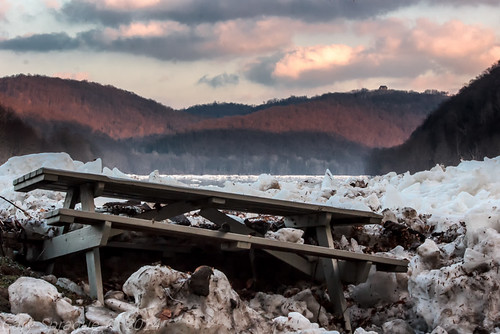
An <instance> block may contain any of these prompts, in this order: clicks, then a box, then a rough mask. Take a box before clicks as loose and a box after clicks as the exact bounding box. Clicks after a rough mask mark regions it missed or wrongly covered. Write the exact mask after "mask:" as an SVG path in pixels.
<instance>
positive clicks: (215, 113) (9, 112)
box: [0, 75, 448, 174]
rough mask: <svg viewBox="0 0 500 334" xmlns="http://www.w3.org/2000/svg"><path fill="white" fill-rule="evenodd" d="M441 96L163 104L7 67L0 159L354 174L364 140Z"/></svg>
mask: <svg viewBox="0 0 500 334" xmlns="http://www.w3.org/2000/svg"><path fill="white" fill-rule="evenodd" d="M169 93H170V94H174V93H175V92H166V94H169ZM446 99H448V97H447V96H446V95H445V94H443V93H439V92H426V93H416V92H405V91H396V90H390V89H389V90H375V91H369V90H367V89H362V90H359V91H353V92H350V93H328V94H324V95H321V96H315V97H312V98H308V97H305V96H298V97H297V96H291V97H289V98H286V99H273V100H270V101H268V102H266V103H264V104H261V105H251V106H250V105H244V104H237V103H212V104H208V105H196V106H193V107H190V108H187V109H183V110H173V109H172V108H169V107H167V106H164V105H162V104H160V103H157V102H155V101H153V100H150V99H145V98H142V97H140V96H138V95H136V94H134V93H131V92H127V91H124V90H121V89H118V88H115V87H112V86H109V85H108V86H104V85H101V84H97V83H91V82H87V81H75V80H67V79H60V78H50V77H44V76H38V75H17V76H12V77H6V78H0V106H3V109H2V110H3V111H5V112H3V114H4V116H2V117H3V118H2V121H3V123H2V124H1V125H2V127H3V128H4V129H7V130H6V133H8V134H9V135H4V136H3V137H1V139H2V147H0V158H1V159H0V160H2V161H0V163H1V162H3V161H5V160H6V159H7V158H8V157H10V156H12V155H19V154H25V153H34V152H44V151H65V152H67V153H69V154H70V155H71V156H72V157H73V158H75V159H79V160H85V161H87V160H92V159H95V158H98V157H101V158H103V161H104V164H105V165H107V166H109V167H118V168H120V169H121V170H123V171H124V172H129V173H146V172H150V171H151V170H155V169H158V170H159V171H160V172H163V173H194V174H198V173H200V174H212V173H222V174H225V173H232V174H235V173H236V174H238V173H243V174H260V173H275V174H310V173H314V174H316V173H323V172H324V171H325V170H326V169H327V168H328V169H330V170H332V171H333V172H334V173H340V174H350V173H352V174H362V173H364V172H365V163H366V157H367V156H368V154H369V152H370V148H372V147H386V146H391V145H396V144H399V143H401V142H403V141H404V140H405V139H406V138H407V137H408V136H409V134H410V133H411V132H412V131H413V129H414V128H416V127H417V126H418V125H419V124H420V122H422V121H423V120H424V119H425V117H426V116H427V115H428V114H429V113H430V112H431V111H432V110H433V109H435V108H436V107H437V106H438V105H439V104H440V103H442V102H443V101H445V100H446ZM11 128H12V129H21V130H19V131H17V132H15V131H14V133H13V132H12V131H10V132H9V131H8V130H9V129H11ZM19 133H25V134H26V135H25V136H24V137H23V139H22V140H20V139H19V138H18V137H19ZM19 143H22V145H20V144H19Z"/></svg>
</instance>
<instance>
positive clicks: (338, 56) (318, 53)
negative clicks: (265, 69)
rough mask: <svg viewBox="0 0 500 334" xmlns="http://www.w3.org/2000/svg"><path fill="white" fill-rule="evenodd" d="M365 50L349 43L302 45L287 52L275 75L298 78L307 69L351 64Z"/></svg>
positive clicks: (325, 68)
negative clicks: (348, 44)
mask: <svg viewBox="0 0 500 334" xmlns="http://www.w3.org/2000/svg"><path fill="white" fill-rule="evenodd" d="M362 50H363V48H362V47H356V48H352V47H350V46H347V45H336V44H333V45H317V46H310V47H300V48H296V49H294V50H293V51H291V52H289V53H288V54H286V55H285V56H284V57H283V58H282V59H281V60H280V61H279V62H278V63H277V64H276V66H275V68H274V72H273V75H274V76H276V77H288V78H292V79H297V78H299V77H300V75H301V74H302V73H304V72H307V71H318V70H329V69H331V68H333V67H335V66H346V65H348V64H350V63H351V62H352V61H353V60H354V59H355V58H357V56H358V54H359V53H360V52H361V51H362Z"/></svg>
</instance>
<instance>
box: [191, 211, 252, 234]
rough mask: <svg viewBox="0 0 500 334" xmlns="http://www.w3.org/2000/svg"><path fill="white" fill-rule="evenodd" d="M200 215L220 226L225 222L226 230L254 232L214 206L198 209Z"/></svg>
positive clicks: (240, 232)
mask: <svg viewBox="0 0 500 334" xmlns="http://www.w3.org/2000/svg"><path fill="white" fill-rule="evenodd" d="M200 216H202V217H204V218H206V219H208V220H210V221H211V222H212V223H214V224H217V225H218V226H220V227H221V226H222V225H223V224H227V226H228V230H225V231H226V232H233V233H239V234H256V232H255V231H254V230H252V229H251V228H249V227H247V226H246V225H244V224H242V223H240V222H239V221H237V220H236V219H233V218H231V217H229V216H228V215H226V214H224V213H222V212H220V211H219V210H217V209H214V208H205V209H202V210H200Z"/></svg>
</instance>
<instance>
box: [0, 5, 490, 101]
mask: <svg viewBox="0 0 500 334" xmlns="http://www.w3.org/2000/svg"><path fill="white" fill-rule="evenodd" d="M499 17H500V1H498V0H474V1H472V0H439V1H433V0H274V1H273V0H23V1H19V0H0V77H3V76H9V75H15V74H19V73H25V74H41V75H48V76H58V77H63V78H72V79H77V80H88V81H95V82H98V83H101V84H105V85H107V84H109V85H113V86H116V87H118V88H122V89H126V90H129V91H133V92H135V93H137V94H139V95H141V96H144V97H146V98H151V99H154V100H157V101H159V102H161V103H163V104H165V105H168V106H171V107H174V108H183V107H188V106H190V105H194V104H200V103H211V102H213V101H218V102H224V101H225V102H241V103H249V104H260V103H262V102H264V101H266V100H268V99H271V98H286V97H289V96H290V95H296V96H302V95H307V96H314V95H318V94H323V93H326V92H335V91H351V90H355V89H360V88H368V89H376V88H378V87H379V86H380V85H387V86H388V87H389V88H393V89H403V90H415V91H424V90H426V89H438V90H442V91H448V92H450V93H455V92H456V91H457V90H458V89H460V88H461V87H462V86H463V85H464V84H466V83H467V82H469V80H470V79H473V78H474V77H476V76H477V75H479V74H481V72H482V71H484V70H485V69H487V68H488V67H490V66H491V65H492V64H494V63H496V62H497V61H498V60H500V20H499Z"/></svg>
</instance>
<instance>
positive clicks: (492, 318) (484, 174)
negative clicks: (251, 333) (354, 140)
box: [0, 154, 500, 334]
mask: <svg viewBox="0 0 500 334" xmlns="http://www.w3.org/2000/svg"><path fill="white" fill-rule="evenodd" d="M40 166H49V167H55V168H64V169H69V170H79V171H87V172H94V173H104V174H107V175H111V176H116V177H130V176H127V175H124V174H123V173H121V172H120V171H118V170H116V169H115V170H109V169H106V168H104V170H103V169H102V165H101V162H100V160H97V161H94V162H91V163H88V164H83V163H80V162H76V161H73V160H72V159H71V158H70V157H69V156H68V155H66V154H45V155H33V156H26V157H16V158H12V159H10V160H9V161H8V162H7V163H6V164H4V165H3V166H1V167H0V195H2V196H4V197H6V198H9V199H10V200H12V201H14V202H15V203H16V204H17V205H18V206H20V207H23V208H24V209H26V210H27V211H28V212H29V213H30V214H31V215H32V216H33V217H37V214H38V213H39V212H40V210H46V209H47V208H50V207H58V206H61V205H62V196H61V194H57V193H51V192H44V191H34V192H31V193H29V194H20V193H15V192H13V190H12V180H13V179H14V178H15V177H17V176H20V175H22V174H24V173H27V172H30V171H32V170H34V169H36V168H38V167H40ZM499 175H500V157H497V158H494V159H487V158H485V159H484V160H483V161H463V162H462V163H460V164H459V165H458V166H456V167H443V166H439V165H438V166H435V167H434V168H432V169H431V170H429V171H423V172H419V173H415V174H410V173H405V174H399V175H398V174H396V173H389V174H386V175H382V176H375V177H367V176H359V177H337V176H333V175H332V173H330V172H329V171H327V173H326V174H325V175H324V176H323V177H322V178H317V177H304V178H303V179H302V180H297V179H289V180H287V179H285V178H282V177H281V178H280V177H275V176H271V175H261V176H259V177H256V178H253V179H252V181H250V182H245V183H243V182H235V181H234V180H232V181H228V182H226V183H224V184H223V186H221V187H216V186H213V185H212V186H206V187H207V188H214V187H216V188H217V190H222V191H228V192H236V193H245V194H250V195H256V196H264V197H270V198H276V199H285V200H292V201H304V202H309V203H319V204H324V205H332V206H336V207H343V208H349V209H359V210H369V211H375V212H378V213H381V214H382V213H383V214H384V222H385V223H386V224H387V225H384V226H372V227H366V228H365V229H364V231H362V232H363V233H364V234H363V233H358V235H348V234H349V233H347V232H346V236H344V237H342V236H340V235H339V236H337V239H336V240H337V242H338V245H339V247H343V248H346V249H350V250H354V251H363V250H365V251H366V250H367V249H368V250H369V249H375V248H374V244H375V243H376V241H377V240H379V238H380V237H381V236H383V235H384V233H385V235H386V236H387V231H388V230H389V227H390V226H393V227H394V226H396V227H398V226H404V227H406V228H408V229H410V230H411V231H413V232H415V233H417V234H418V235H419V236H423V237H424V240H420V241H418V242H417V243H408V244H400V246H397V244H395V245H394V248H393V249H391V250H390V252H388V253H387V254H390V255H392V256H398V257H406V258H408V259H410V268H409V271H408V273H407V274H394V273H391V274H387V273H377V272H372V273H371V274H370V276H369V279H368V281H367V282H366V283H363V284H361V285H358V286H349V287H348V291H349V292H350V296H351V297H352V298H353V300H352V303H351V314H352V316H353V320H354V322H355V323H357V324H358V325H360V326H361V327H363V328H365V329H366V330H367V331H368V332H370V331H374V332H377V333H384V332H385V333H389V332H393V333H394V332H401V333H413V332H415V333H433V334H437V333H439V334H442V333H459V334H461V333H473V332H476V333H500V293H499V292H498V291H499V284H500V283H499V282H500V270H499V266H500V233H499V232H500V177H499ZM145 179H149V180H150V181H153V182H161V183H168V184H175V185H179V184H180V185H182V184H183V183H180V182H181V181H179V179H177V178H176V177H175V176H163V175H160V174H159V173H157V172H153V173H152V174H151V175H149V177H145ZM220 180H221V177H219V178H218V179H217V182H214V183H217V184H220ZM197 182H199V183H200V184H207V183H210V182H209V180H208V181H207V180H201V177H198V179H197ZM2 215H3V216H6V215H10V216H15V217H17V218H19V219H24V218H26V217H25V214H24V213H22V212H21V211H20V210H18V209H16V208H14V207H12V205H10V204H8V203H6V202H3V201H2V200H1V199H0V217H1V216H2ZM28 221H29V219H28ZM391 224H392V225H391ZM42 227H43V226H42ZM42 227H38V229H40V228H42ZM33 229H35V228H33ZM338 231H340V230H336V232H338ZM358 232H359V231H358ZM396 232H397V231H396ZM342 233H343V232H342ZM363 235H364V236H363ZM395 235H396V234H390V236H391V238H393V237H394V236H395ZM298 238H300V236H299V237H298ZM391 238H389V239H390V240H392V239H391ZM390 240H389V241H390ZM394 240H395V241H397V239H394ZM394 240H393V241H394ZM363 245H365V246H366V247H365V246H363ZM396 246H397V247H396ZM221 275H223V274H222V273H220V274H219V273H217V274H214V275H213V277H214V278H217V277H218V278H217V279H219V280H220V281H221V282H223V281H224V279H223V278H221V277H222V276H221ZM212 279H213V278H212ZM210 284H212V283H210ZM214 284H215V283H214ZM217 284H222V283H217ZM227 289H229V287H227ZM158 296H159V295H158ZM155 298H160V297H155ZM161 298H164V297H161ZM200 298H201V297H200ZM218 298H222V299H221V300H223V301H224V300H225V302H223V304H221V306H220V307H222V308H223V309H224V308H225V307H227V306H228V305H229V307H232V306H231V305H233V304H234V302H233V303H232V302H231V301H229V304H227V299H228V298H229V300H231V299H233V300H235V301H236V304H237V305H241V304H240V301H239V300H238V298H237V296H234V295H232V293H231V292H230V291H226V292H225V294H222V295H220V296H219V297H218ZM260 298H261V299H259V301H257V300H254V301H253V306H254V307H256V308H258V309H259V310H261V311H262V310H266V311H265V312H267V313H268V314H273V319H275V320H274V322H272V323H273V325H272V326H274V328H275V329H278V328H283V330H284V328H287V330H288V331H300V330H304V329H303V328H302V327H301V324H302V323H304V319H303V318H302V317H305V319H307V320H308V321H310V319H313V318H314V317H311V316H310V314H308V313H307V312H305V311H304V309H301V308H300V307H301V306H300V305H302V306H304V304H300V303H299V301H297V300H292V301H290V303H291V304H290V305H292V304H293V303H295V304H293V305H295V306H294V307H295V308H296V310H297V311H298V312H296V311H295V310H294V309H293V308H292V310H291V311H292V312H291V313H290V314H282V315H278V314H276V313H274V312H275V311H272V310H277V309H279V307H278V306H276V307H274V306H273V307H274V308H273V307H271V306H269V305H270V304H269V303H268V302H265V300H266V298H265V296H260ZM301 302H304V301H301ZM136 303H138V301H137V298H136ZM273 303H277V299H273ZM304 303H305V304H307V302H304ZM278 304H279V303H278ZM278 304H276V305H278ZM282 304H283V303H282ZM282 304H279V305H282ZM299 304H300V305H299ZM141 305H142V304H141ZM187 305H190V304H189V303H188V304H187ZM204 305H205V306H203V307H205V308H207V307H209V306H207V304H204ZM259 305H260V306H259ZM266 305H267V306H266ZM273 305H274V304H273ZM134 307H139V306H138V305H135V306H134ZM148 307H149V306H148ZM148 307H142V308H140V307H139V309H141V310H142V311H140V312H146V311H144V310H145V309H146V310H147V309H148ZM187 307H188V309H189V306H187ZM238 307H241V306H238ZM207 310H208V309H207ZM254 310H255V309H254ZM157 311H158V310H157V309H154V312H157ZM127 312H128V313H127ZM134 312H138V311H134ZM151 312H153V311H151ZM151 312H150V311H147V312H146V313H144V314H143V313H140V314H141V317H143V316H144V318H146V317H147V316H148V314H150V313H151ZM256 312H257V313H258V316H261V317H263V315H262V314H260V313H259V312H258V311H256ZM294 312H295V313H300V314H301V317H299V316H297V315H296V314H295V313H294ZM304 312H305V313H304ZM311 312H312V314H313V315H314V312H315V311H311ZM124 313H126V314H129V315H130V317H131V318H130V319H132V318H134V316H133V314H134V315H135V316H137V313H133V312H132V311H131V310H129V311H126V312H124ZM174 313H175V310H174ZM183 314H186V315H185V316H184V317H188V314H189V312H187V311H186V312H184V313H183ZM207 314H209V313H207ZM242 314H245V316H248V315H249V314H253V315H252V317H253V316H254V315H255V313H253V312H252V311H251V310H250V309H246V306H245V308H244V310H242ZM242 316H243V315H242ZM255 316H257V315H255ZM281 316H284V317H286V319H289V321H287V320H286V319H285V318H280V317H281ZM314 316H316V315H314ZM117 319H118V318H117ZM121 319H122V320H123V321H125V320H126V319H125V318H124V316H122V317H121ZM127 319H129V318H127ZM316 319H318V318H316ZM319 319H321V316H320V317H319ZM268 320H269V319H268ZM116 321H118V320H114V324H116ZM319 321H320V325H321V321H324V319H323V320H319ZM238 322H239V323H241V325H242V326H244V324H245V322H244V321H238ZM267 324H268V325H269V322H267ZM221 326H222V325H221ZM224 326H225V325H224ZM269 326H271V325H269ZM299 327H300V328H301V329H298V328H299ZM220 328H222V327H220ZM310 330H313V328H310ZM357 332H358V333H363V332H365V331H364V330H363V329H358V330H357Z"/></svg>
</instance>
